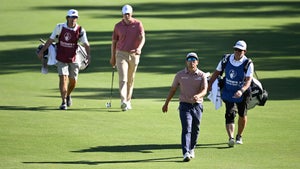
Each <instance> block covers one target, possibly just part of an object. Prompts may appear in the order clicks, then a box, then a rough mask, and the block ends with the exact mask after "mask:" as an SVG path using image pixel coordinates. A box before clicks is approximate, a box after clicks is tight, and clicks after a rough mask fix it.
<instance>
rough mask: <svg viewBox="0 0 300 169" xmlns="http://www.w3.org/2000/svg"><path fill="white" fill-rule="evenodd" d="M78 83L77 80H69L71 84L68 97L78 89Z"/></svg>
mask: <svg viewBox="0 0 300 169" xmlns="http://www.w3.org/2000/svg"><path fill="white" fill-rule="evenodd" d="M76 83H77V80H76V79H74V78H69V84H68V92H67V96H70V95H71V93H72V91H73V90H74V89H75V87H76Z"/></svg>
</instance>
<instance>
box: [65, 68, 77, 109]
mask: <svg viewBox="0 0 300 169" xmlns="http://www.w3.org/2000/svg"><path fill="white" fill-rule="evenodd" d="M78 74H79V64H78V63H69V83H68V91H67V97H66V99H67V106H71V105H72V98H71V93H72V92H73V90H74V89H75V87H76V84H77V79H78Z"/></svg>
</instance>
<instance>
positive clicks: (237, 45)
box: [233, 40, 247, 50]
mask: <svg viewBox="0 0 300 169" xmlns="http://www.w3.org/2000/svg"><path fill="white" fill-rule="evenodd" d="M233 48H238V49H241V50H247V44H246V42H245V41H243V40H239V41H237V42H236V43H235V45H234V46H233Z"/></svg>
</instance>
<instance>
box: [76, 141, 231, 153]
mask: <svg viewBox="0 0 300 169" xmlns="http://www.w3.org/2000/svg"><path fill="white" fill-rule="evenodd" d="M226 147H228V146H227V143H211V144H198V145H197V149H202V148H216V149H222V148H226ZM164 149H181V145H180V144H141V145H116V146H97V147H90V148H88V149H82V150H76V151H71V152H74V153H92V152H120V153H121V152H140V153H153V150H164Z"/></svg>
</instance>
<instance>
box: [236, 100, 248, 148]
mask: <svg viewBox="0 0 300 169" xmlns="http://www.w3.org/2000/svg"><path fill="white" fill-rule="evenodd" d="M237 106H238V114H239V120H238V132H237V136H236V142H237V144H243V141H242V135H243V132H244V130H245V128H246V125H247V120H248V118H247V105H246V102H242V103H239V104H237Z"/></svg>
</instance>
